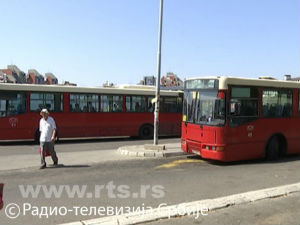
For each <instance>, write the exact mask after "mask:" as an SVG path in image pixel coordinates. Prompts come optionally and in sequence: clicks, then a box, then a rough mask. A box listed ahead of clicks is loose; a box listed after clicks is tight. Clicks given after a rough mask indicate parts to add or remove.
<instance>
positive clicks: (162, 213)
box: [64, 183, 300, 225]
mask: <svg viewBox="0 0 300 225" xmlns="http://www.w3.org/2000/svg"><path fill="white" fill-rule="evenodd" d="M294 192H300V183H295V184H289V185H283V186H278V187H274V188H267V189H261V190H257V191H250V192H245V193H240V194H234V195H229V196H225V197H220V198H215V199H205V200H200V201H194V202H187V203H182V204H178V205H171V206H165V207H161V208H156V209H153V210H145V211H142V212H139V213H127V214H123V215H118V216H109V217H102V218H98V219H92V220H85V221H80V222H74V223H67V224H64V225H131V224H138V223H145V222H151V221H156V220H159V219H166V218H170V217H177V216H184V215H187V212H195V209H197V210H198V212H199V211H200V210H202V209H204V208H206V209H208V210H209V211H213V210H218V209H222V208H226V207H229V206H233V205H239V204H246V203H250V202H254V201H258V200H263V199H268V198H276V197H280V196H285V195H288V194H291V193H294ZM182 209H185V212H186V213H182V212H183V210H182Z"/></svg>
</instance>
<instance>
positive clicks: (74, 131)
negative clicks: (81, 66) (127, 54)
mask: <svg viewBox="0 0 300 225" xmlns="http://www.w3.org/2000/svg"><path fill="white" fill-rule="evenodd" d="M154 95H155V89H154V87H147V86H143V87H141V86H122V87H110V88H106V87H103V88H99V87H72V86H59V85H30V84H0V140H1V141H3V140H32V139H35V140H38V137H39V130H38V125H39V119H40V115H39V112H40V110H41V108H43V107H46V108H48V110H50V113H51V116H52V117H53V118H54V119H55V121H56V123H57V127H58V137H59V138H77V137H103V136H140V137H141V138H150V137H151V136H152V135H153V109H154V107H153V104H152V103H151V100H152V99H153V98H154ZM181 111H182V91H161V113H160V118H159V119H160V129H159V131H160V133H159V134H160V135H175V136H176V135H177V136H179V135H180V131H181V116H182V113H181Z"/></svg>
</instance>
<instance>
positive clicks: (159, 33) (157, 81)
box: [153, 0, 163, 145]
mask: <svg viewBox="0 0 300 225" xmlns="http://www.w3.org/2000/svg"><path fill="white" fill-rule="evenodd" d="M162 18H163V0H160V7H159V25H158V27H159V28H158V51H157V70H156V72H157V76H156V93H155V98H156V103H155V110H154V138H153V139H154V145H157V144H158V130H159V120H158V119H159V100H160V68H161V38H162Z"/></svg>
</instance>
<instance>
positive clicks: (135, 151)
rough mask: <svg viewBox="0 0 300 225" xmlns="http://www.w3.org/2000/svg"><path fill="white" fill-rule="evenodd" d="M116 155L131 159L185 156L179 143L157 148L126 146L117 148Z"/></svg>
mask: <svg viewBox="0 0 300 225" xmlns="http://www.w3.org/2000/svg"><path fill="white" fill-rule="evenodd" d="M117 151H118V153H119V154H121V155H125V156H131V157H157V158H162V157H173V156H181V155H185V154H186V153H184V152H183V151H181V148H180V143H171V144H165V145H159V146H154V147H153V146H152V145H132V146H130V145H128V146H123V147H119V148H118V150H117Z"/></svg>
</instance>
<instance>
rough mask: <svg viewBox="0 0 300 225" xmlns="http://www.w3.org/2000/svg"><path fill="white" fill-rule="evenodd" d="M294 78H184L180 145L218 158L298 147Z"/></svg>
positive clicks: (298, 86)
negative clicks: (289, 79) (285, 79)
mask: <svg viewBox="0 0 300 225" xmlns="http://www.w3.org/2000/svg"><path fill="white" fill-rule="evenodd" d="M299 90H300V83H299V82H294V81H280V80H270V79H244V78H232V77H211V78H209V77H208V78H195V79H187V80H186V81H185V87H184V103H183V122H182V144H181V147H182V150H183V151H184V152H187V153H192V154H198V155H201V157H202V158H206V159H213V160H219V161H237V160H247V159H255V158H263V157H266V158H268V159H276V158H277V157H279V156H281V155H284V154H294V153H297V154H299V152H300V97H299Z"/></svg>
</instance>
